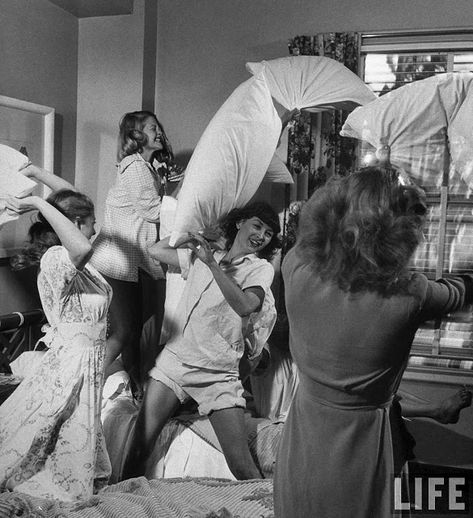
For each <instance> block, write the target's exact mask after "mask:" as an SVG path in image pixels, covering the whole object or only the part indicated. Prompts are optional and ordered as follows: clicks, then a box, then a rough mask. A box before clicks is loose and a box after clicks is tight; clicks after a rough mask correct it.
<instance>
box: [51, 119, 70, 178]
mask: <svg viewBox="0 0 473 518" xmlns="http://www.w3.org/2000/svg"><path fill="white" fill-rule="evenodd" d="M63 126H64V119H63V117H62V115H59V114H58V113H57V112H56V113H55V114H54V173H55V174H57V175H58V176H61V177H62V178H64V176H63V171H62V168H63V163H62V139H63V129H64V128H63ZM65 179H66V180H68V181H70V182H73V180H74V179H73V178H65Z"/></svg>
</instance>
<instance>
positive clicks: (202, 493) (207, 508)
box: [0, 477, 274, 518]
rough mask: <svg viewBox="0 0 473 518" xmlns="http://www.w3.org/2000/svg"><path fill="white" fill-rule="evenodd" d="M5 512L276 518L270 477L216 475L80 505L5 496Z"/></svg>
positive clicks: (126, 489) (105, 493) (130, 485)
mask: <svg viewBox="0 0 473 518" xmlns="http://www.w3.org/2000/svg"><path fill="white" fill-rule="evenodd" d="M0 516H2V517H3V516H28V517H30V518H33V517H35V518H40V517H41V518H50V517H51V518H52V517H59V516H60V517H61V518H108V517H111V516H113V517H114V518H121V517H123V518H237V517H238V518H256V517H258V518H272V517H274V513H273V497H272V481H271V480H259V479H258V480H249V481H243V482H229V481H222V480H217V479H202V478H193V479H167V480H146V479H145V478H144V477H139V478H134V479H130V480H126V481H124V482H120V483H119V484H116V485H114V486H109V487H107V488H105V489H104V490H102V491H101V492H100V493H99V494H97V495H95V496H93V497H92V498H90V499H89V500H86V501H83V502H79V503H75V504H74V503H66V502H59V501H51V500H44V499H39V498H33V497H30V496H28V495H24V494H22V493H3V494H1V495H0Z"/></svg>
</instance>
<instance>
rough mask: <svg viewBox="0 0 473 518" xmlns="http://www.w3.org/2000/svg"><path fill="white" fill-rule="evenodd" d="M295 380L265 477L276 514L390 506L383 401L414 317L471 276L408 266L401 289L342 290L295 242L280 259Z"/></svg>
mask: <svg viewBox="0 0 473 518" xmlns="http://www.w3.org/2000/svg"><path fill="white" fill-rule="evenodd" d="M282 272H283V277H284V282H285V286H286V291H285V295H286V307H287V313H288V317H289V324H290V348H291V353H292V355H293V357H294V361H295V363H296V365H297V367H298V369H299V374H300V384H299V387H298V390H297V393H296V395H295V398H294V401H293V403H292V406H291V410H290V412H289V416H288V419H287V421H286V424H285V427H284V432H283V436H282V440H281V444H280V447H279V452H278V456H277V462H276V470H275V479H274V501H275V511H276V516H277V517H279V518H297V517H300V518H308V517H311V518H312V517H314V518H318V517H320V518H331V517H340V518H345V517H347V516H350V518H357V517H358V518H368V517H376V518H383V517H386V518H387V517H391V516H392V496H391V490H392V477H393V472H394V458H393V455H394V454H393V441H392V434H391V427H390V416H389V409H390V406H391V402H392V399H393V395H394V394H395V393H396V390H397V388H398V385H399V382H400V379H401V376H402V374H403V371H404V369H405V367H406V364H407V359H408V355H409V350H410V347H411V344H412V341H413V339H414V335H415V332H416V330H417V328H418V327H419V325H420V324H421V323H422V322H423V321H425V320H430V319H432V318H434V317H436V316H440V315H442V314H445V313H448V312H450V311H454V310H456V309H459V308H460V307H462V306H463V305H464V304H465V302H466V298H468V299H469V298H470V292H471V290H470V286H471V279H469V278H468V280H466V279H463V278H458V277H457V278H452V279H451V280H449V281H445V280H442V281H436V282H434V281H428V280H427V278H426V277H425V276H424V275H421V274H413V275H412V277H411V279H410V281H409V285H408V288H407V290H406V292H405V294H403V295H396V296H392V297H389V298H385V297H384V298H383V297H382V296H380V295H378V294H376V293H373V292H363V293H358V294H351V293H346V292H344V291H342V290H340V289H339V288H338V287H337V286H336V285H334V284H331V283H327V282H322V280H321V279H320V278H318V277H317V276H316V275H315V274H314V273H313V271H312V270H311V269H310V267H309V266H308V265H306V264H304V263H303V261H302V258H301V257H300V256H299V255H298V253H297V247H296V248H294V249H292V250H291V251H290V252H289V253H288V254H287V256H286V258H285V260H284V263H283V267H282Z"/></svg>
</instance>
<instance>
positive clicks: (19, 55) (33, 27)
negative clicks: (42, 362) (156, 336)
mask: <svg viewBox="0 0 473 518" xmlns="http://www.w3.org/2000/svg"><path fill="white" fill-rule="evenodd" d="M77 39H78V21H77V18H75V17H74V16H72V15H71V14H69V13H67V12H66V11H64V10H63V9H60V8H59V7H57V6H55V5H52V4H51V3H49V2H48V1H47V0H2V1H1V3H0V95H6V96H8V97H14V98H16V99H21V100H23V101H29V102H33V103H36V104H42V105H45V106H51V107H53V108H54V109H55V110H56V120H55V126H56V127H55V154H54V155H55V156H54V162H55V171H56V173H58V174H60V175H61V176H63V177H64V178H66V179H68V180H70V181H73V180H74V167H75V149H76V108H77ZM35 284H36V280H35V275H31V274H30V273H27V272H23V273H18V274H15V273H12V272H11V270H10V267H9V266H8V265H3V264H2V265H0V314H5V313H9V312H11V311H27V310H29V309H33V308H36V307H39V306H40V303H39V300H38V298H37V296H36V288H35Z"/></svg>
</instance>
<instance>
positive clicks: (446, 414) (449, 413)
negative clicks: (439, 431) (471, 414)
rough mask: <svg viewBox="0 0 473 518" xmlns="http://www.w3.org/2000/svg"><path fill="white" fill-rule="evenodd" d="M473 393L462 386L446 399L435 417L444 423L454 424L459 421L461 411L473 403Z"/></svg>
mask: <svg viewBox="0 0 473 518" xmlns="http://www.w3.org/2000/svg"><path fill="white" fill-rule="evenodd" d="M471 398H472V393H471V391H470V390H467V389H466V388H464V387H463V388H461V389H460V390H458V391H457V392H455V394H453V396H450V397H448V398H447V399H444V400H443V401H442V402H441V403H440V405H439V409H438V411H437V413H436V416H435V417H434V419H435V420H436V421H438V422H439V423H442V424H454V423H456V422H458V419H459V417H460V411H461V410H462V409H463V408H466V407H468V406H470V405H471Z"/></svg>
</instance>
